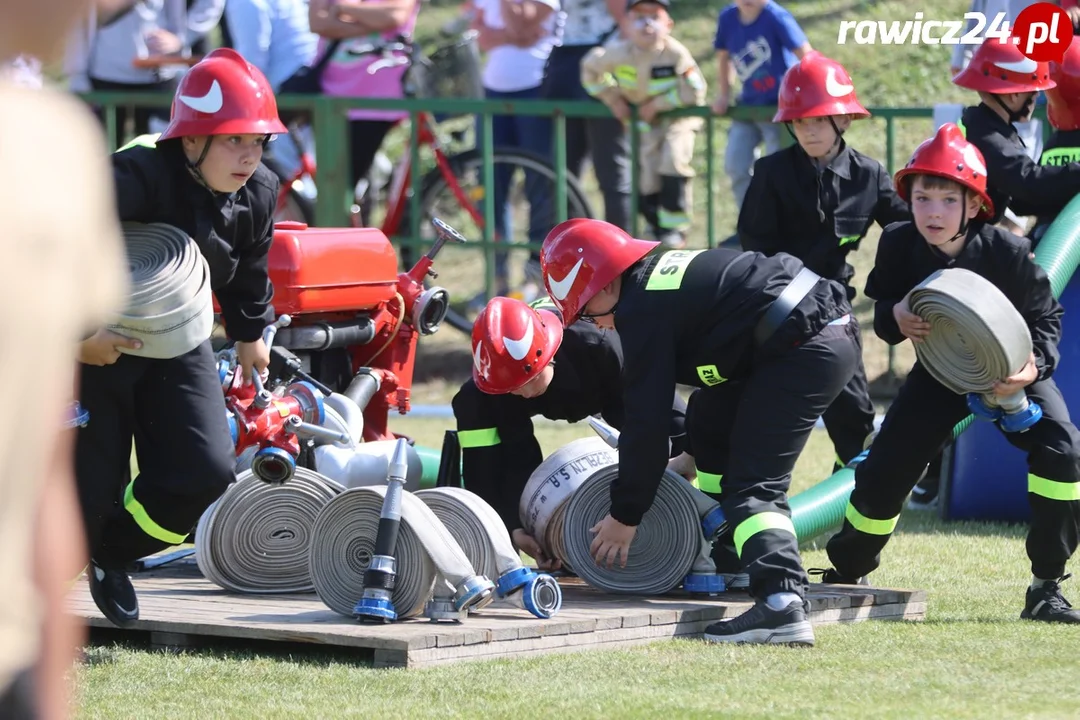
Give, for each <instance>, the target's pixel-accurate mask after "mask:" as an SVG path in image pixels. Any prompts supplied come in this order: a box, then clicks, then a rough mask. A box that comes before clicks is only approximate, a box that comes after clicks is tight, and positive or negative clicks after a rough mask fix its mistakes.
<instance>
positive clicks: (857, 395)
mask: <svg viewBox="0 0 1080 720" xmlns="http://www.w3.org/2000/svg"><path fill="white" fill-rule="evenodd" d="M851 324H852V329H853V330H854V338H855V342H856V343H857V344H858V347H859V362H858V364H857V365H856V366H855V374H854V375H852V376H851V380H850V381H849V382H848V384H847V385H845V386H844V389H843V390H841V391H840V394H839V395H837V396H836V400H834V401H833V404H832V405H830V406H829V409H828V410H826V411H825V413H824V414H823V415H822V416H821V419H822V421H823V422H824V423H825V431H826V432H828V433H829V439H830V440H832V444H833V448H835V450H836V466H834V468H833V469H834V471H835V470H839V469H840V468H842V467H844V466H845V465H847V464H848V463H849V462H851V460H852V459H854V458H855V456H857V455H858V454H859V453H861V452H862V451H863V446H864V445H865V444H866V438H867V437H869V436H870V433H872V432H873V431H874V403H873V402H872V401H871V400H870V384H869V383H868V382H867V381H866V368H865V367H864V366H863V360H862V350H863V345H862V332H861V331H860V330H859V324H858V321H856V319H855V315H854V314H853V315H852V316H851Z"/></svg>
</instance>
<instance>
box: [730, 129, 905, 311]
mask: <svg viewBox="0 0 1080 720" xmlns="http://www.w3.org/2000/svg"><path fill="white" fill-rule="evenodd" d="M841 142H842V145H841V148H840V152H839V153H838V154H837V156H836V157H835V158H833V161H832V162H831V163H829V165H828V166H826V167H825V168H824V169H823V170H822V171H820V172H819V171H818V169H817V167H816V166H815V165H814V162H813V161H812V160H811V159H810V156H808V155H807V154H806V152H805V151H804V150H803V149H802V148H801V147H799V145H798V144H796V145H792V146H791V147H787V148H784V149H783V150H780V151H778V152H775V153H773V154H772V155H766V156H765V157H763V158H761V159H760V160H758V161H757V162H756V163H754V177H753V179H752V180H751V181H750V188H749V189H748V190H747V193H746V200H745V201H744V202H743V205H742V211H741V212H740V213H739V241H740V242H741V243H742V247H743V250H753V251H757V252H761V253H764V254H766V255H775V254H776V253H778V252H786V253H788V254H789V255H794V256H795V257H797V258H799V259H800V260H802V261H803V262H804V263H805V264H806V266H807V267H808V268H810V269H811V270H813V271H814V272H816V273H817V274H818V275H821V276H822V277H826V278H829V279H831V280H837V281H839V282H842V283H844V284H845V285H848V284H850V282H851V279H852V277H854V275H855V269H854V268H852V267H851V265H850V264H848V263H847V260H846V258H847V254H848V253H849V252H851V251H853V250H856V249H858V247H859V241H860V240H862V238H863V237H865V236H866V233H867V232H868V231H869V230H870V226H871V225H873V224H874V223H875V222H876V223H877V224H878V225H880V226H881V227H882V228H884V227H885V226H886V225H890V224H892V223H894V222H900V221H902V220H910V219H911V211H910V209H909V208H908V205H907V203H905V202H904V201H903V200H901V199H900V196H898V195H897V194H896V190H895V189H894V188H893V183H892V179H891V178H890V177H889V174H888V173H887V172H886V171H885V168H883V167H882V166H881V163H879V162H878V161H877V160H874V159H872V158H868V157H866V156H865V155H863V154H862V153H860V152H858V151H857V150H853V149H852V148H850V147H848V145H847V143H843V141H841ZM848 297H849V298H854V297H855V289H854V288H850V289H849V290H848Z"/></svg>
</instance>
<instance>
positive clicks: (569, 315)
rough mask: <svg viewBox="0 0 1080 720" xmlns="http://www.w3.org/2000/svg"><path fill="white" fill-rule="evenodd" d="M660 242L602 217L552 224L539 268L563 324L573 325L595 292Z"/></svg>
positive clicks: (545, 239) (542, 251)
mask: <svg viewBox="0 0 1080 720" xmlns="http://www.w3.org/2000/svg"><path fill="white" fill-rule="evenodd" d="M659 244H660V243H658V242H651V241H648V240H635V239H634V238H632V237H630V235H628V234H627V233H626V232H625V231H623V230H622V229H620V228H619V227H617V226H615V225H612V224H611V223H608V222H604V221H603V220H588V219H585V218H575V219H573V220H567V221H566V222H563V223H559V224H558V225H556V226H555V227H553V228H552V229H551V232H549V233H548V236H547V237H546V238H544V245H543V247H542V248H541V249H540V269H541V273H542V274H543V276H544V287H545V289H546V290H547V293H548V296H550V297H551V301H552V302H553V303H555V307H557V308H559V312H561V313H562V321H563V325H564V326H566V327H570V326H571V325H573V324H574V322H575V321H576V320H577V319H578V317H579V316H580V315H581V311H582V310H583V309H584V308H585V305H586V303H588V302H589V301H590V300H592V298H593V296H594V295H596V293H598V292H600V291H601V290H603V289H604V288H605V287H607V285H608V284H609V283H610V282H611V281H612V280H614V279H615V278H617V277H618V276H619V275H622V273H623V272H624V271H625V270H626V269H627V268H629V267H630V266H631V265H633V264H634V263H636V262H637V261H638V260H640V259H641V258H643V257H645V256H646V255H648V254H649V252H650V251H651V250H652V249H653V248H655V247H656V246H657V245H659Z"/></svg>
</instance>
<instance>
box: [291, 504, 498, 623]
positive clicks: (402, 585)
mask: <svg viewBox="0 0 1080 720" xmlns="http://www.w3.org/2000/svg"><path fill="white" fill-rule="evenodd" d="M386 491H387V488H386V486H377V487H358V488H352V489H350V490H346V491H345V492H343V493H342V494H341V495H339V496H337V497H336V498H334V499H333V500H331V501H330V502H329V503H327V504H326V506H325V507H324V508H323V510H322V512H320V513H319V516H318V517H317V518H316V519H315V525H314V527H313V529H312V538H311V552H310V571H311V579H312V582H313V584H314V585H315V592H316V593H317V594H318V595H319V598H320V599H321V600H322V601H323V602H324V603H325V604H326V606H327V607H329V608H330V609H331V610H333V611H334V612H336V613H339V614H341V615H345V616H347V617H352V616H353V614H354V613H353V611H354V609H355V607H356V603H357V600H358V599H360V598H361V597H363V594H364V582H363V581H364V573H365V572H366V571H367V569H368V568H369V567H370V566H371V563H372V559H373V558H374V556H375V539H376V537H377V536H378V530H379V518H380V515H381V513H382V507H383V500H384V498H385V497H386ZM401 519H402V521H403V522H401V525H400V527H399V529H398V535H397V543H396V546H395V550H394V557H395V559H396V561H397V562H396V568H395V572H396V577H395V581H394V587H393V589H392V591H391V602H392V603H393V606H394V610H395V612H396V614H397V617H398V618H409V617H416V616H418V615H420V614H421V613H424V612H425V604H426V603H427V601H428V599H429V598H431V597H432V595H433V594H434V595H436V598H435V599H436V600H441V601H442V603H441V604H440V605H439V607H441V608H446V607H450V608H452V615H453V617H451V618H449V619H458V618H459V617H460V614H461V613H462V612H464V611H467V610H478V609H480V608H481V607H483V606H485V605H487V604H488V603H490V602H491V600H493V599H494V596H493V592H494V585H493V583H492V582H491V581H490V580H488V579H487V578H486V577H482V576H477V575H476V572H475V571H474V570H473V567H472V565H471V563H470V562H469V559H468V558H467V557H466V556H465V553H464V551H462V549H461V548H460V547H459V546H458V544H457V542H456V541H455V540H454V538H453V536H452V535H451V534H450V531H449V530H447V529H446V527H445V526H444V525H443V524H442V523H441V522H440V521H439V519H438V518H437V517H436V516H435V514H434V513H433V512H432V511H431V510H430V509H429V508H428V506H427V505H425V504H424V502H423V501H422V500H420V499H418V498H417V497H415V496H414V495H413V494H411V493H409V492H403V493H402V494H401ZM447 583H449V585H447ZM433 605H434V604H433ZM427 614H428V616H429V617H432V619H445V618H444V617H440V616H439V615H438V613H437V612H436V611H434V610H432V609H431V608H429V609H428V613H427Z"/></svg>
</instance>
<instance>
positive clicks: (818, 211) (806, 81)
mask: <svg viewBox="0 0 1080 720" xmlns="http://www.w3.org/2000/svg"><path fill="white" fill-rule="evenodd" d="M867 117H870V113H869V112H867V110H866V108H864V107H863V106H862V105H861V104H860V103H859V100H858V98H857V97H856V95H855V86H854V84H853V83H852V82H851V77H850V76H849V75H848V72H847V70H846V69H845V68H844V66H843V65H841V64H840V63H838V62H836V61H835V60H832V59H830V58H827V57H825V56H824V55H822V54H821V53H820V52H817V51H812V52H809V53H807V54H806V55H804V56H803V58H802V59H801V60H800V61H799V62H798V63H797V64H795V65H793V66H791V68H790V69H788V71H787V72H786V73H785V74H784V77H783V80H781V82H780V102H779V108H778V110H777V113H776V117H774V118H773V121H774V122H782V123H784V124H785V125H786V126H787V129H788V132H790V133H791V134H792V135H793V136H794V138H795V139H796V141H797V142H796V143H795V144H794V145H792V146H791V147H788V148H785V149H783V150H779V151H777V152H775V153H773V154H772V155H767V156H765V157H763V158H761V159H760V160H758V161H757V163H756V164H755V165H754V176H753V178H752V179H751V181H750V188H749V189H748V190H747V193H746V199H747V201H746V202H744V203H743V206H742V210H741V211H740V212H739V224H738V231H739V241H740V242H741V244H742V247H743V249H744V250H753V251H756V252H761V253H764V254H766V255H775V254H776V253H778V252H785V253H788V254H789V255H794V256H795V257H797V258H799V259H800V260H802V261H803V263H805V264H806V267H808V268H810V269H811V270H813V271H814V272H816V273H817V274H818V275H821V276H822V277H826V278H829V279H831V280H836V281H837V282H839V283H841V284H843V285H844V287H845V288H846V289H847V294H848V299H849V300H854V298H855V295H856V292H855V288H854V287H852V286H851V280H852V278H853V277H854V275H855V270H854V268H852V266H851V265H850V264H849V263H848V262H847V255H848V253H849V252H851V251H853V250H857V249H858V247H859V241H860V240H862V238H863V237H865V236H866V233H867V232H868V231H869V230H870V227H871V226H872V225H873V224H874V223H875V222H876V223H877V224H878V225H880V226H881V227H882V228H884V227H885V226H886V225H889V224H890V223H894V222H899V221H901V220H909V219H911V212H910V211H909V209H908V207H907V204H906V203H904V202H903V201H902V200H900V198H899V197H897V195H896V191H895V189H894V188H893V184H892V178H890V177H889V174H888V173H887V172H886V170H885V168H883V167H882V166H881V163H879V162H878V161H877V160H874V159H873V158H869V157H867V156H866V155H863V154H862V153H860V152H858V151H857V150H855V149H854V148H852V147H850V146H849V145H848V144H847V143H846V142H845V141H844V137H843V135H844V131H845V130H847V129H848V127H850V126H851V122H852V121H853V120H857V119H861V118H867ZM852 322H853V325H854V326H855V328H856V330H858V325H857V324H855V323H854V320H853V321H852ZM860 343H861V339H860ZM822 419H823V420H824V422H825V429H826V430H827V431H828V433H829V438H830V439H831V440H832V442H833V446H834V447H835V449H836V466H835V467H834V472H835V471H836V470H839V469H840V468H842V467H844V466H845V465H846V464H847V463H849V462H850V461H851V460H852V458H854V457H855V456H856V455H858V454H859V453H861V452H862V450H863V445H864V443H865V441H866V438H867V437H868V436H869V435H870V433H871V432H873V430H874V404H873V403H872V402H871V401H870V386H869V384H868V383H867V381H866V370H865V369H864V368H863V365H862V363H861V362H860V363H859V367H858V369H857V370H856V372H855V376H854V377H853V378H852V379H851V382H850V383H848V386H847V387H845V388H844V391H843V392H841V393H840V395H839V396H838V397H837V398H836V402H834V403H833V405H832V407H830V408H829V409H828V410H827V411H826V412H825V415H824V416H823V417H822Z"/></svg>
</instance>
